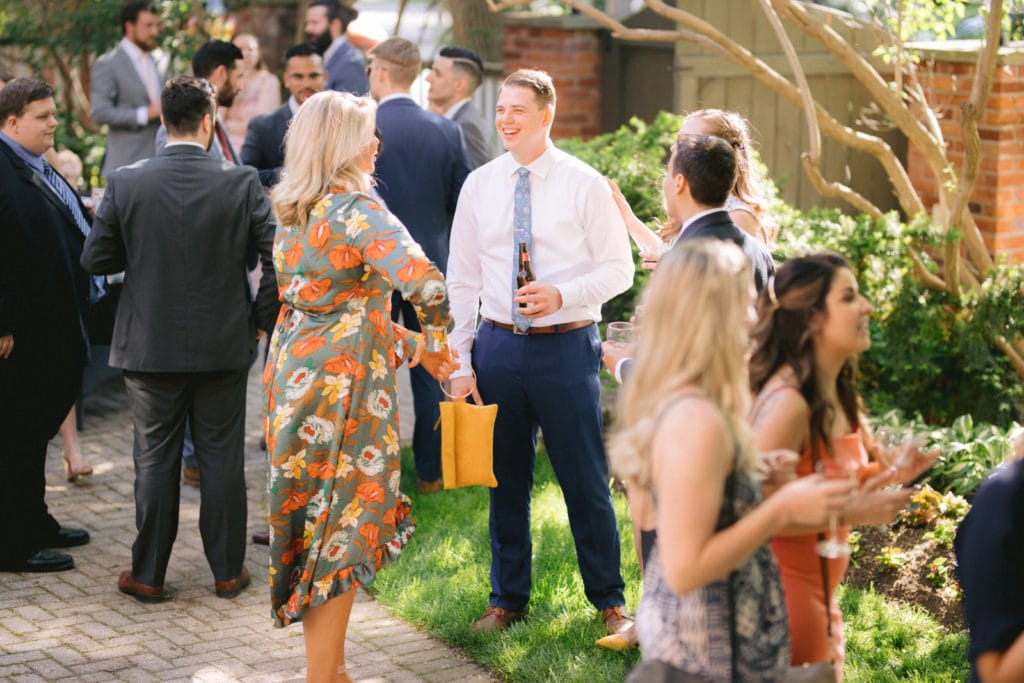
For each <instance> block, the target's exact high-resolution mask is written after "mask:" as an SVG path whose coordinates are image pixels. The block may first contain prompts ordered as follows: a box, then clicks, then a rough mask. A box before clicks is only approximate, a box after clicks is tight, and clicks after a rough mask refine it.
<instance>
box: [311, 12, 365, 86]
mask: <svg viewBox="0 0 1024 683" xmlns="http://www.w3.org/2000/svg"><path fill="white" fill-rule="evenodd" d="M358 16H359V12H358V11H357V10H356V9H355V8H354V7H348V6H347V5H343V4H341V3H340V2H338V0H314V2H312V3H310V5H309V9H307V10H306V28H305V30H306V38H308V39H309V41H310V42H311V43H312V44H313V47H314V48H316V51H317V52H319V53H320V54H322V55H323V56H324V66H325V67H326V69H327V90H338V91H340V92H350V93H354V94H356V95H365V94H366V93H367V92H369V90H370V84H369V82H368V81H367V77H366V60H364V59H363V55H362V53H360V52H359V50H358V49H357V48H356V47H355V46H354V45H352V43H350V42H349V40H348V37H347V36H346V35H345V33H346V31H348V25H349V24H351V23H352V22H353V21H355V19H356V17H358Z"/></svg>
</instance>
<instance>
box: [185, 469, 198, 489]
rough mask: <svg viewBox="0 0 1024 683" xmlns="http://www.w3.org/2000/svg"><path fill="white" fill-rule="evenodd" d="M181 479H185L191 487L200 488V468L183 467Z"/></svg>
mask: <svg viewBox="0 0 1024 683" xmlns="http://www.w3.org/2000/svg"><path fill="white" fill-rule="evenodd" d="M181 478H182V479H184V480H185V483H186V484H188V485H189V486H199V468H198V467H189V466H188V465H182V466H181Z"/></svg>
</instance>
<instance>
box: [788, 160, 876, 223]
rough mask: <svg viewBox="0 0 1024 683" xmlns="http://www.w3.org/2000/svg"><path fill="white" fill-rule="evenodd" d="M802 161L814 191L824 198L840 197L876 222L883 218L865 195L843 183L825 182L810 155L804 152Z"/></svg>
mask: <svg viewBox="0 0 1024 683" xmlns="http://www.w3.org/2000/svg"><path fill="white" fill-rule="evenodd" d="M800 160H801V161H803V165H804V171H806V172H807V177H808V178H810V180H811V184H812V185H814V189H816V190H817V191H818V193H819V194H820V195H821V196H822V197H838V198H839V199H842V200H844V201H846V202H847V203H848V204H850V205H851V206H853V208H855V209H857V210H858V211H860V212H861V213H866V214H868V215H869V216H871V217H872V218H874V219H875V220H878V219H879V218H881V217H882V216H883V213H882V210H881V209H879V208H878V207H877V206H875V205H874V204H872V203H871V201H870V200H869V199H868V198H867V197H865V196H864V195H862V194H860V193H858V192H857V191H855V190H853V189H852V188H850V187H848V186H846V185H843V184H842V183H836V182H831V183H830V182H828V181H827V180H825V177H824V176H823V175H821V170H820V169H819V168H818V166H817V164H815V163H814V161H813V160H812V159H811V155H810V154H808V153H807V152H804V153H803V154H802V155H800Z"/></svg>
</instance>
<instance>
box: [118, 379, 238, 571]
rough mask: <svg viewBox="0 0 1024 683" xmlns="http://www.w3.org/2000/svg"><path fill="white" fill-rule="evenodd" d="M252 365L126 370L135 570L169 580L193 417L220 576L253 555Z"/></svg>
mask: <svg viewBox="0 0 1024 683" xmlns="http://www.w3.org/2000/svg"><path fill="white" fill-rule="evenodd" d="M247 375H248V370H247V369H240V370H224V371H219V372H188V373H168V372H161V373H154V372H134V371H128V370H126V371H125V373H124V382H125V386H126V387H127V389H128V400H129V404H130V406H131V412H132V422H133V424H134V426H135V444H134V458H135V528H136V529H137V530H138V536H137V537H136V538H135V543H134V544H133V545H132V578H134V579H135V580H136V581H138V582H140V583H144V584H147V585H150V586H162V585H163V583H164V575H165V573H166V571H167V562H168V560H169V559H170V556H171V546H173V545H174V539H175V537H176V536H177V534H178V506H179V494H180V477H181V446H182V440H183V438H184V432H185V417H186V416H188V419H189V421H190V423H191V427H192V438H193V440H194V441H195V445H196V455H197V456H198V459H199V473H200V474H199V476H200V483H199V495H200V504H199V533H200V535H201V536H202V539H203V550H204V551H205V552H206V559H207V561H208V562H209V563H210V569H211V570H212V571H213V577H214V579H215V580H216V581H226V580H228V579H233V578H235V577H236V576H238V575H239V574H240V573H241V571H242V563H243V561H244V560H245V535H246V534H245V526H246V493H245V458H244V436H245V389H246V379H247Z"/></svg>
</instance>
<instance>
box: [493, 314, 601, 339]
mask: <svg viewBox="0 0 1024 683" xmlns="http://www.w3.org/2000/svg"><path fill="white" fill-rule="evenodd" d="M481 320H482V321H483V322H485V323H487V324H488V325H491V326H492V327H497V328H498V329H501V330H508V331H509V332H512V333H513V334H521V335H531V334H562V333H563V332H572V331H573V330H578V329H580V328H583V327H586V326H587V325H593V324H594V322H593V321H592V320H577V321H576V322H573V323H559V324H557V325H545V326H543V327H527V328H526V331H525V332H523V331H522V330H520V329H519V328H518V327H516V326H515V325H509V324H508V323H499V322H498V321H496V320H488V319H487V318H481Z"/></svg>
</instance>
